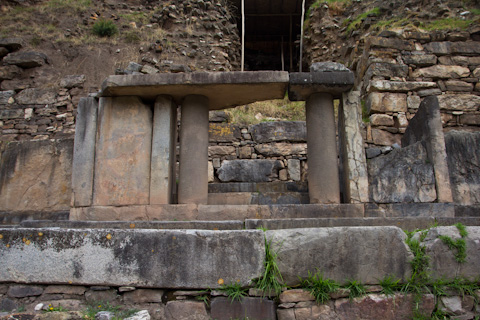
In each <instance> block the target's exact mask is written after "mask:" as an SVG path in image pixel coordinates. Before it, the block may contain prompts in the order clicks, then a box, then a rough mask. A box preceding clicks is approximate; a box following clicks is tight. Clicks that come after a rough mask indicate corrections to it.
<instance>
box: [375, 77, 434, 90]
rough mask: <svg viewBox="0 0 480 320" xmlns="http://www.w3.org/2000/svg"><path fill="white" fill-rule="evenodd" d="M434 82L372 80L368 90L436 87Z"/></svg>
mask: <svg viewBox="0 0 480 320" xmlns="http://www.w3.org/2000/svg"><path fill="white" fill-rule="evenodd" d="M436 87H437V84H436V83H435V82H429V81H409V82H405V81H388V80H372V81H370V87H369V90H370V91H388V92H408V91H417V90H421V89H430V88H436Z"/></svg>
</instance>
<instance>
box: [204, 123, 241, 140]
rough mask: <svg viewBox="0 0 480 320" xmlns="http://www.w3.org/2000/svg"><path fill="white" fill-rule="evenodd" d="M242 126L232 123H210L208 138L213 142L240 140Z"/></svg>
mask: <svg viewBox="0 0 480 320" xmlns="http://www.w3.org/2000/svg"><path fill="white" fill-rule="evenodd" d="M240 137H241V133H240V128H239V127H238V126H237V125H234V124H230V123H210V124H209V127H208V139H209V140H210V141H211V142H232V141H238V140H240Z"/></svg>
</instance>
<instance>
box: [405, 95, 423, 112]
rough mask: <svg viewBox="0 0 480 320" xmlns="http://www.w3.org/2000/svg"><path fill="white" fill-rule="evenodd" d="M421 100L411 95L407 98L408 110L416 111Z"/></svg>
mask: <svg viewBox="0 0 480 320" xmlns="http://www.w3.org/2000/svg"><path fill="white" fill-rule="evenodd" d="M420 102H421V99H420V97H419V96H415V95H411V96H407V107H408V108H409V109H418V107H420Z"/></svg>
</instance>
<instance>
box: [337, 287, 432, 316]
mask: <svg viewBox="0 0 480 320" xmlns="http://www.w3.org/2000/svg"><path fill="white" fill-rule="evenodd" d="M414 299H415V298H414V296H413V295H411V294H409V295H404V294H400V293H397V294H395V295H394V296H385V295H378V294H369V295H366V296H364V297H360V298H355V299H353V300H349V299H339V300H336V301H335V311H336V314H337V316H338V318H337V319H342V320H347V319H365V320H366V319H385V320H398V319H403V320H409V319H412V318H413V316H414V314H413V312H414V308H413V307H412V306H413V304H414ZM418 306H419V309H418V311H419V313H420V314H422V315H424V316H426V317H429V316H430V315H431V314H432V312H433V309H434V308H435V297H434V296H433V295H423V296H422V298H421V301H420V303H419V304H418Z"/></svg>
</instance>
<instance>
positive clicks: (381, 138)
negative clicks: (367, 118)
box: [372, 129, 401, 146]
mask: <svg viewBox="0 0 480 320" xmlns="http://www.w3.org/2000/svg"><path fill="white" fill-rule="evenodd" d="M372 140H373V143H374V144H376V145H379V146H391V145H393V144H395V143H396V144H399V145H400V143H401V142H400V141H401V136H400V135H398V134H393V133H390V132H388V131H385V130H381V129H372Z"/></svg>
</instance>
